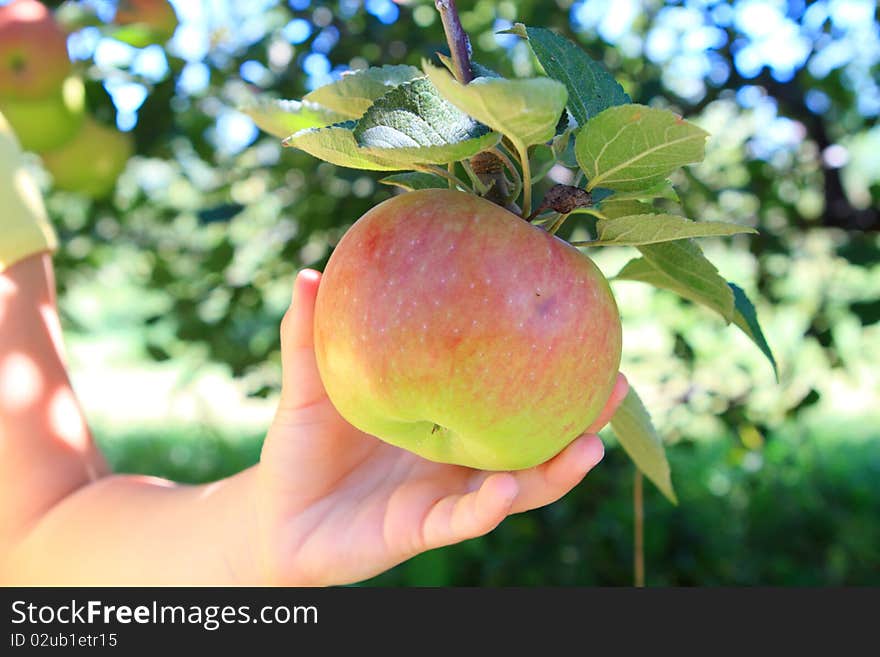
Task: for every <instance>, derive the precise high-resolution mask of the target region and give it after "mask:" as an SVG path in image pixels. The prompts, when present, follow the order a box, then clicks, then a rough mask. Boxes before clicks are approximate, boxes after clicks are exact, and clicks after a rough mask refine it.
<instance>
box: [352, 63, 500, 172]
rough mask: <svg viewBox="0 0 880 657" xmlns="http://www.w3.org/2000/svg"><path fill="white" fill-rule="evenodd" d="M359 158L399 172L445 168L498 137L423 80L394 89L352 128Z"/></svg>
mask: <svg viewBox="0 0 880 657" xmlns="http://www.w3.org/2000/svg"><path fill="white" fill-rule="evenodd" d="M354 138H355V140H356V141H357V144H358V146H360V147H361V148H360V151H361V152H362V153H363V154H367V155H370V156H371V157H373V156H374V157H377V158H380V159H381V160H383V161H386V162H389V161H390V162H394V163H396V164H397V166H396V168H398V169H407V168H410V167H411V166H415V165H419V164H447V163H449V162H457V161H459V160H463V159H466V158H469V157H471V156H473V155H476V154H477V153H479V152H480V151H483V150H486V149H487V148H491V147H492V146H494V145H495V144H497V143H498V141H499V140H500V139H501V135H499V134H497V133H494V132H492V131H491V130H489V128H488V127H486V126H485V125H482V124H481V123H478V122H477V121H475V120H474V119H472V118H471V117H469V116H468V115H467V114H465V113H464V112H462V111H461V110H459V109H458V108H456V107H455V106H454V105H452V104H451V103H449V102H448V101H447V100H446V99H444V98H443V96H441V95H440V93H439V92H438V91H437V89H436V88H435V87H434V85H433V84H431V82H430V80H428V79H426V78H419V79H417V80H413V81H411V82H407V83H405V84H402V85H400V86H399V87H396V88H395V89H392V90H391V91H389V92H388V93H387V94H385V95H384V96H382V98H380V99H378V100H377V101H376V102H375V103H373V105H372V106H371V107H370V109H368V110H367V112H366V114H364V115H363V117H361V119H360V120H359V121H358V122H357V125H356V126H355V128H354Z"/></svg>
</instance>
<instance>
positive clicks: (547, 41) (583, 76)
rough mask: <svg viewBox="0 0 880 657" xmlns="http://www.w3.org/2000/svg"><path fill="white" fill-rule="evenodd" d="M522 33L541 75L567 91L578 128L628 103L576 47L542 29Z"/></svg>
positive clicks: (604, 72) (602, 70)
mask: <svg viewBox="0 0 880 657" xmlns="http://www.w3.org/2000/svg"><path fill="white" fill-rule="evenodd" d="M524 31H525V35H526V36H527V37H528V40H529V45H530V46H531V47H532V52H534V53H535V57H537V58H538V62H539V63H540V64H541V66H542V67H543V68H544V72H545V73H547V75H548V76H550V77H551V78H553V79H554V80H558V81H559V82H561V83H562V84H564V85H565V88H566V89H568V109H569V111H570V112H571V113H572V116H574V118H575V120H576V121H577V122H578V125H584V124H585V123H586V122H587V121H588V120H589V119H590V118H591V117H593V116H596V115H597V114H599V113H600V112H601V111H602V110H605V109H608V108H609V107H614V106H615V105H625V104H627V103H631V102H632V100H631V99H630V97H629V96H628V95H627V94H626V92H625V91H624V90H623V87H621V86H620V83H619V82H618V81H617V80H615V79H614V77H613V76H612V75H611V74H610V73H609V72H608V70H607V69H606V68H605V67H604V66H603V65H602V64H600V63H599V62H597V61H595V60H594V59H592V58H591V57H590V56H589V55H587V53H585V52H584V51H583V49H581V48H580V47H579V46H577V45H576V44H574V43H572V42H571V41H569V40H568V39H566V38H565V37H561V36H559V35H558V34H555V33H554V32H551V31H550V30H548V29H545V28H543V27H525V28H524ZM519 34H522V32H519Z"/></svg>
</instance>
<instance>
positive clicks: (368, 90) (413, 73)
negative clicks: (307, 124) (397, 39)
mask: <svg viewBox="0 0 880 657" xmlns="http://www.w3.org/2000/svg"><path fill="white" fill-rule="evenodd" d="M421 75H422V72H421V71H420V70H419V69H417V68H416V67H415V66H406V65H402V66H373V67H371V68H366V69H361V70H359V71H354V72H352V73H349V74H347V75H344V76H342V78H340V79H339V80H338V81H337V82H333V83H331V84H327V85H324V86H323V87H318V88H317V89H315V90H314V91H312V92H310V93H307V94H306V95H305V96H303V101H304V102H312V103H315V104H316V105H321V106H323V107H326V108H327V109H330V110H332V111H334V112H337V113H338V114H340V115H343V116H345V118H347V119H359V118H360V117H362V116H363V115H364V113H365V112H366V111H367V110H368V109H370V107H371V106H372V104H373V102H374V101H376V100H378V99H379V98H381V97H382V96H384V95H385V94H386V93H387V92H389V91H391V90H392V89H394V88H395V87H398V86H400V85H402V84H404V83H405V82H410V81H411V80H414V79H416V78H418V77H421Z"/></svg>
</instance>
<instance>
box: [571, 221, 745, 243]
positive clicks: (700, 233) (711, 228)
mask: <svg viewBox="0 0 880 657" xmlns="http://www.w3.org/2000/svg"><path fill="white" fill-rule="evenodd" d="M596 228H597V230H598V232H599V238H598V239H597V240H593V241H591V242H584V243H583V244H584V245H585V246H639V245H642V244H657V243H658V242H672V241H675V240H681V239H687V238H690V237H713V236H714V237H721V236H727V235H737V234H739V233H756V232H758V231H756V230H755V229H754V228H749V227H748V226H737V225H736V224H728V223H724V222H722V221H690V220H689V219H685V218H684V217H677V216H675V215H671V214H635V215H627V216H624V217H615V218H613V219H600V220H599V222H598V223H597V224H596Z"/></svg>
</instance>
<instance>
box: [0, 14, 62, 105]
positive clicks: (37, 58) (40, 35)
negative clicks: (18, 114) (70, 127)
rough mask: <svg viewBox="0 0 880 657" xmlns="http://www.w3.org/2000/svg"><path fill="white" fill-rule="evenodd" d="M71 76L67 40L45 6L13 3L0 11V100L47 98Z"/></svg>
mask: <svg viewBox="0 0 880 657" xmlns="http://www.w3.org/2000/svg"><path fill="white" fill-rule="evenodd" d="M70 72H71V65H70V59H69V58H68V56H67V36H66V35H65V33H64V31H63V30H62V29H61V27H60V26H59V25H58V23H57V22H56V21H55V18H54V17H53V16H52V12H50V11H49V10H48V9H47V8H46V6H45V5H43V4H42V3H40V2H37V0H13V1H12V2H10V3H9V4H7V5H3V6H2V7H0V96H2V97H8V98H18V99H34V98H42V97H45V96H49V95H50V94H52V93H53V92H55V91H56V90H57V89H58V88H59V87H60V86H61V83H62V82H63V81H64V79H65V78H66V77H67V76H68V75H70Z"/></svg>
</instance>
